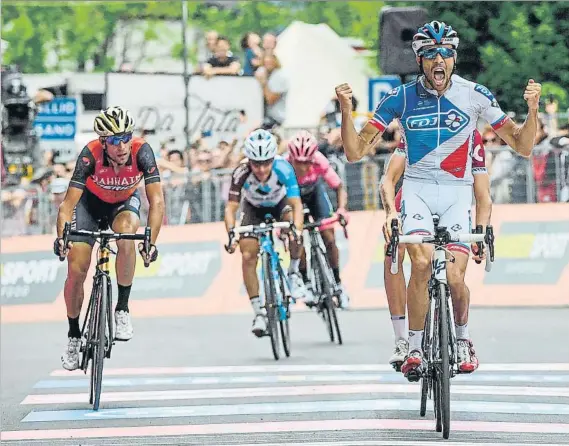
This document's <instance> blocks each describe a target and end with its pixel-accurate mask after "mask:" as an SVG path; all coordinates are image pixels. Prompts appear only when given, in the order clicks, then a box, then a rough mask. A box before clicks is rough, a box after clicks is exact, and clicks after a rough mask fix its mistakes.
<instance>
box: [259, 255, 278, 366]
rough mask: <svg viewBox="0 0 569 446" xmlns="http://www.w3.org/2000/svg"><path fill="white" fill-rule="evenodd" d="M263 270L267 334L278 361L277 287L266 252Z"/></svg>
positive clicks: (262, 257) (262, 259) (263, 256)
mask: <svg viewBox="0 0 569 446" xmlns="http://www.w3.org/2000/svg"><path fill="white" fill-rule="evenodd" d="M261 263H262V268H263V287H264V290H265V309H266V311H267V332H268V333H269V337H270V338H271V348H272V350H273V356H274V357H275V360H277V361H278V359H279V357H280V351H279V327H278V325H279V322H278V321H279V315H278V306H277V302H276V294H277V293H276V287H275V280H274V278H273V271H272V268H271V259H270V257H269V253H267V252H265V253H263V255H262V256H261Z"/></svg>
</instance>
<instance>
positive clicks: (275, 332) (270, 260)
mask: <svg viewBox="0 0 569 446" xmlns="http://www.w3.org/2000/svg"><path fill="white" fill-rule="evenodd" d="M273 229H281V230H282V229H284V230H290V233H291V234H292V235H293V237H294V239H295V240H297V239H296V232H295V225H294V223H293V222H289V221H275V219H274V217H273V216H272V215H270V214H267V215H266V216H265V221H264V222H262V223H260V224H258V225H246V226H239V227H237V228H235V229H233V231H232V232H231V233H230V235H229V243H228V244H227V245H225V249H226V250H227V251H228V252H231V251H230V247H231V246H232V245H233V243H234V237H235V235H237V234H246V233H250V234H257V235H258V236H259V254H258V256H259V257H260V258H261V282H262V283H263V290H264V293H262V294H263V300H264V307H265V310H266V315H267V331H266V332H265V336H269V338H270V339H271V348H272V351H273V356H274V358H275V360H278V359H279V358H280V346H279V328H280V336H281V337H282V344H283V350H284V353H285V355H286V356H287V357H288V356H290V352H291V341H290V327H289V319H290V305H291V303H292V297H291V293H290V284H289V283H288V277H287V275H286V274H285V272H284V270H283V267H282V265H281V258H280V256H279V253H278V252H277V251H276V250H275V246H274V239H273Z"/></svg>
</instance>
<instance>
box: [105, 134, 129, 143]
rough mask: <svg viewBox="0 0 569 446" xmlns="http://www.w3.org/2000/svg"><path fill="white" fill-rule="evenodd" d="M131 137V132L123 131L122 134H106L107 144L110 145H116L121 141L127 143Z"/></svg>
mask: <svg viewBox="0 0 569 446" xmlns="http://www.w3.org/2000/svg"><path fill="white" fill-rule="evenodd" d="M131 139H132V133H125V134H124V135H121V136H118V135H113V136H107V144H110V145H112V146H118V145H119V144H120V143H121V142H124V143H127V142H129V141H130V140H131Z"/></svg>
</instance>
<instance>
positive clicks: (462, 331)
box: [454, 322, 470, 341]
mask: <svg viewBox="0 0 569 446" xmlns="http://www.w3.org/2000/svg"><path fill="white" fill-rule="evenodd" d="M454 328H455V330H456V339H465V340H467V341H468V340H469V339H470V333H469V332H468V322H467V323H466V324H464V325H458V324H454Z"/></svg>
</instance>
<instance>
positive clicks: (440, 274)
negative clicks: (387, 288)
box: [387, 215, 494, 440]
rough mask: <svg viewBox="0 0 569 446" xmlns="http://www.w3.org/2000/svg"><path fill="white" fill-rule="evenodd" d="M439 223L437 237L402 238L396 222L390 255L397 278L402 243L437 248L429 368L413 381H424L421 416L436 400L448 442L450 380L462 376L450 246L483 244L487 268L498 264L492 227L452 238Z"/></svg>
mask: <svg viewBox="0 0 569 446" xmlns="http://www.w3.org/2000/svg"><path fill="white" fill-rule="evenodd" d="M439 220H440V219H439V216H437V215H433V223H434V229H435V230H434V235H399V230H398V223H397V220H396V219H394V220H392V221H391V232H392V236H391V241H390V244H389V246H388V249H387V255H390V256H391V257H392V260H391V261H392V263H391V268H390V269H391V273H392V274H397V271H398V258H397V257H398V254H397V253H398V251H397V249H398V245H399V243H407V244H420V243H429V244H432V245H434V247H435V249H434V250H433V254H432V257H431V278H430V280H429V283H428V290H429V309H428V311H427V316H426V318H425V327H424V332H423V345H422V347H423V358H424V361H425V363H426V367H424V368H423V373H422V375H421V376H416V377H413V380H416V381H418V380H419V379H421V407H420V415H421V416H425V413H426V407H427V398H429V399H432V400H433V403H434V404H433V406H434V412H435V420H436V431H437V432H441V431H442V432H443V438H444V439H445V440H446V439H448V438H449V435H450V379H451V378H452V377H454V376H455V375H456V374H457V373H458V366H457V364H458V361H457V344H456V333H455V328H454V317H453V311H452V301H451V295H450V288H449V286H448V281H447V275H446V272H447V266H446V265H447V262H451V263H453V262H454V260H455V259H454V256H453V254H452V252H450V251H449V250H448V249H447V248H446V246H447V245H448V244H450V243H477V244H478V247H479V249H480V248H482V247H483V246H482V242H483V243H484V245H485V246H486V247H487V248H488V251H489V252H488V255H487V256H486V268H485V269H486V271H487V272H489V271H490V270H491V268H492V263H493V262H494V232H493V228H492V226H490V225H488V226H487V227H486V233H485V234H483V233H482V226H477V227H476V231H475V232H473V233H470V234H469V233H464V234H450V233H449V232H448V231H447V228H446V227H444V226H439ZM447 254H448V259H447Z"/></svg>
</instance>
